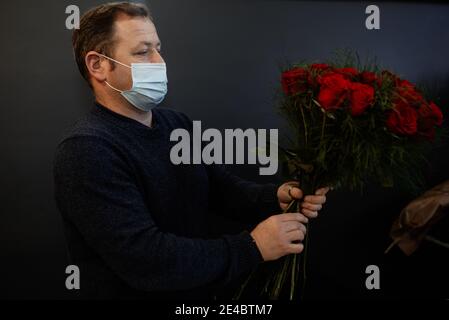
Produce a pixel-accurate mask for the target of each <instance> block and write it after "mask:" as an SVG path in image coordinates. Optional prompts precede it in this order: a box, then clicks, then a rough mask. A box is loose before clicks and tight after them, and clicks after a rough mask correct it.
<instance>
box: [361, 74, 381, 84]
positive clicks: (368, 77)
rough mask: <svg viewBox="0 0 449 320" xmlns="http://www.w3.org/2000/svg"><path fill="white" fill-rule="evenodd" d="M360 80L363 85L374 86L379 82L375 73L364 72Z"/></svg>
mask: <svg viewBox="0 0 449 320" xmlns="http://www.w3.org/2000/svg"><path fill="white" fill-rule="evenodd" d="M360 80H361V81H362V83H367V84H373V83H375V82H376V80H377V76H376V74H375V73H374V72H371V71H363V72H362V73H361V74H360Z"/></svg>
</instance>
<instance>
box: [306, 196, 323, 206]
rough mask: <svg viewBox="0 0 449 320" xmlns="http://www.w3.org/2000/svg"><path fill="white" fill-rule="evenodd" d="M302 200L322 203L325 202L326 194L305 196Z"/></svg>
mask: <svg viewBox="0 0 449 320" xmlns="http://www.w3.org/2000/svg"><path fill="white" fill-rule="evenodd" d="M304 202H309V203H312V204H324V203H325V202H326V196H310V195H309V196H305V197H304Z"/></svg>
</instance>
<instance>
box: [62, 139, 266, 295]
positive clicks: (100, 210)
mask: <svg viewBox="0 0 449 320" xmlns="http://www.w3.org/2000/svg"><path fill="white" fill-rule="evenodd" d="M129 168H130V167H129V166H128V165H127V163H126V160H125V158H124V157H123V156H121V154H120V152H119V151H118V150H116V149H115V147H114V146H113V145H112V144H109V142H107V141H106V140H103V139H102V138H100V137H95V136H78V137H72V138H69V139H66V140H65V141H63V142H62V143H61V144H60V145H59V146H58V149H57V151H56V155H55V161H54V179H55V198H56V202H57V205H58V208H59V210H60V211H61V213H62V215H63V216H64V218H65V219H67V220H68V221H70V222H71V223H73V224H74V225H75V227H76V228H77V229H78V230H79V232H80V233H81V235H82V236H83V238H84V239H85V241H86V243H87V244H88V245H89V246H90V247H91V248H92V249H93V250H94V251H96V252H97V253H98V254H99V255H100V256H101V257H102V258H103V259H104V261H105V262H106V264H108V266H109V267H110V268H111V269H112V270H113V271H114V272H115V273H116V274H117V275H118V276H119V277H120V278H122V279H123V280H124V281H125V282H126V283H128V284H129V285H130V286H131V287H134V288H136V289H139V290H146V291H156V290H161V291H169V290H185V289H186V290H187V289H191V288H196V287H199V286H203V285H213V284H214V283H220V284H223V283H227V282H228V281H231V280H232V279H234V278H236V277H240V276H241V275H243V274H246V273H248V272H249V271H250V270H251V269H252V268H253V267H255V266H256V265H257V264H258V263H260V262H262V257H261V255H260V252H259V251H258V249H257V247H256V246H255V244H254V243H253V241H252V238H251V236H250V235H249V233H248V232H246V231H245V232H242V233H240V234H237V235H226V236H223V237H221V238H218V239H211V240H206V239H191V238H185V237H180V236H177V235H175V234H171V233H166V232H162V231H161V230H159V229H158V226H157V225H156V224H155V222H154V220H153V219H152V215H151V212H149V210H148V208H147V206H146V204H145V200H144V199H143V196H142V194H141V192H140V191H139V189H138V187H137V185H136V183H135V179H134V178H133V174H132V172H131V170H130V169H129Z"/></svg>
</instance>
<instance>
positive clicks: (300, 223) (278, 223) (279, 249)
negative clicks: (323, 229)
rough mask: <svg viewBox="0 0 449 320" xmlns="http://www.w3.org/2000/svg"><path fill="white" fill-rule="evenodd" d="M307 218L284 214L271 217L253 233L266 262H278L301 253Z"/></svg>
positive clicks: (297, 214) (298, 214) (299, 215)
mask: <svg viewBox="0 0 449 320" xmlns="http://www.w3.org/2000/svg"><path fill="white" fill-rule="evenodd" d="M307 221H308V220H307V218H306V217H305V216H304V215H302V214H300V213H283V214H278V215H274V216H271V217H269V218H268V219H266V220H264V221H262V222H261V223H259V225H257V227H256V228H255V229H254V230H253V231H252V232H251V236H252V237H253V238H254V240H255V241H256V245H257V248H258V249H259V251H260V253H261V254H262V257H263V259H264V261H270V260H276V259H279V258H280V257H282V256H285V255H287V254H292V253H301V252H302V250H303V249H304V245H303V244H302V243H294V242H298V241H302V240H304V236H305V234H306V227H305V226H304V224H305V223H307Z"/></svg>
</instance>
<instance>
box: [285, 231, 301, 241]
mask: <svg viewBox="0 0 449 320" xmlns="http://www.w3.org/2000/svg"><path fill="white" fill-rule="evenodd" d="M287 239H288V241H290V242H293V241H302V240H304V232H302V231H301V230H294V231H290V232H288V233H287Z"/></svg>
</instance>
